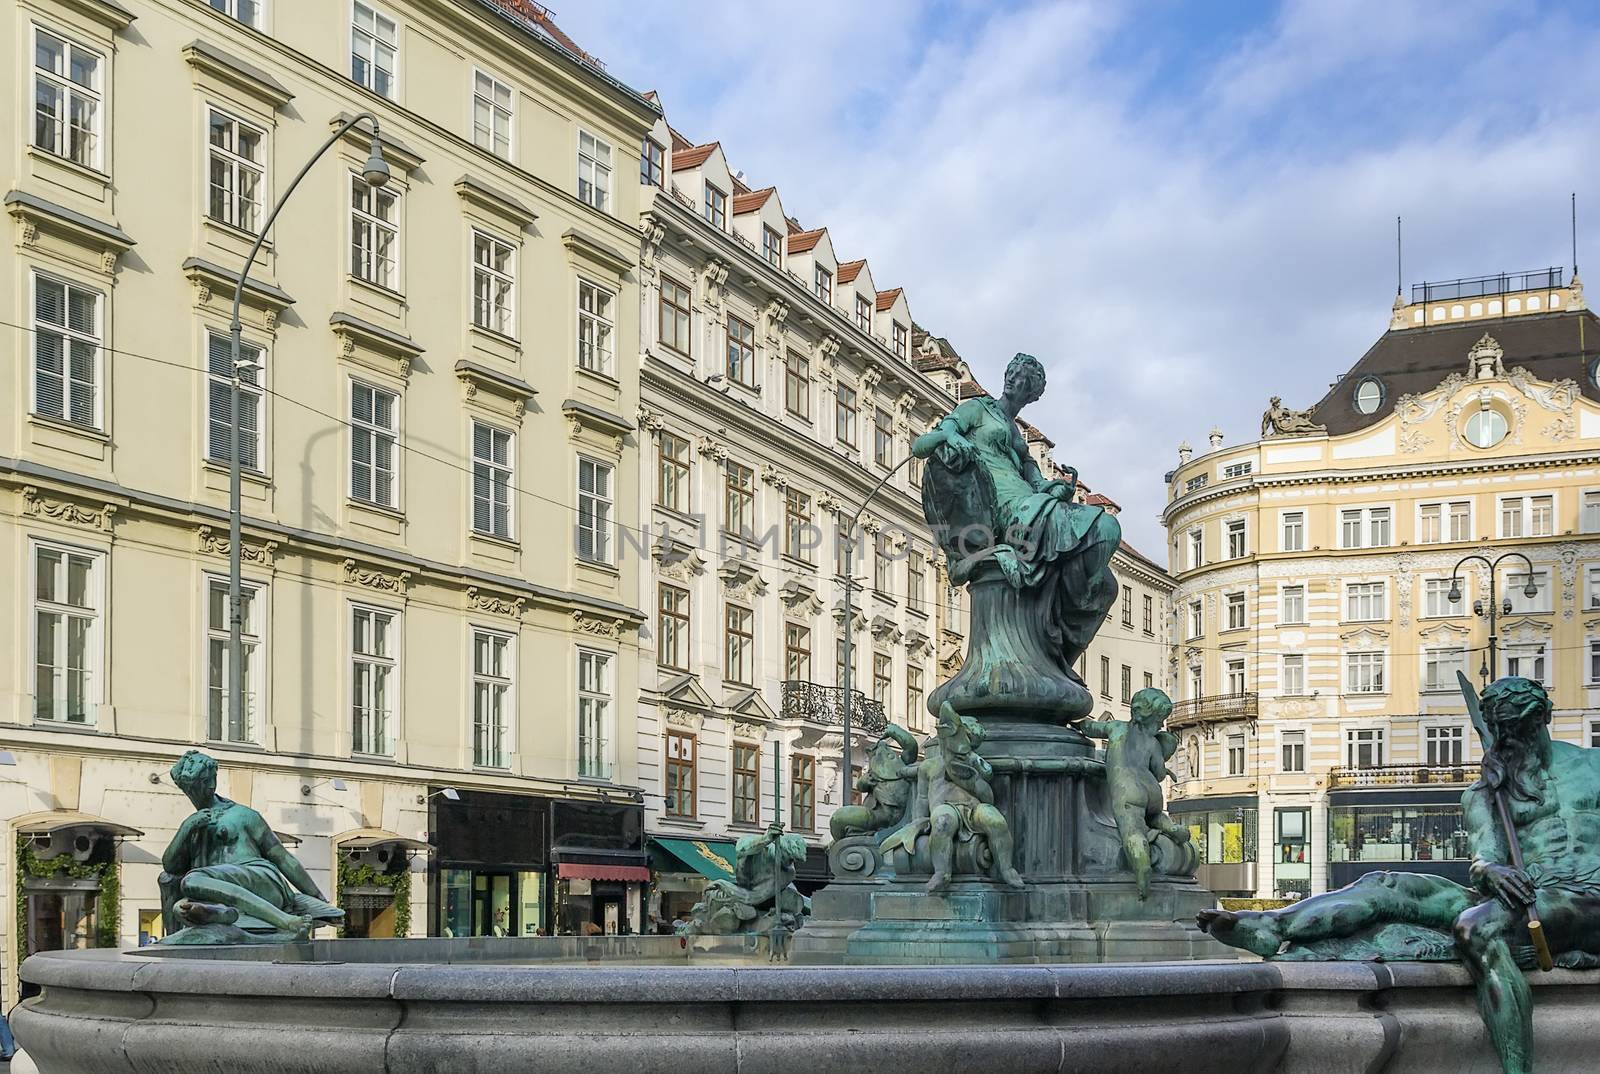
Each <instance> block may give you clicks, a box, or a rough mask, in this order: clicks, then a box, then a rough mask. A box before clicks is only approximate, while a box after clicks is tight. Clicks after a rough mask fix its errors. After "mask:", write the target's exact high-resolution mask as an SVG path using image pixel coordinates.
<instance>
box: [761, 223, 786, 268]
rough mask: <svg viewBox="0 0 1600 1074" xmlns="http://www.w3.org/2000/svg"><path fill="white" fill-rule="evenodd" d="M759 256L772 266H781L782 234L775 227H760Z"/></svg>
mask: <svg viewBox="0 0 1600 1074" xmlns="http://www.w3.org/2000/svg"><path fill="white" fill-rule="evenodd" d="M761 256H763V257H765V258H766V259H767V262H768V263H769V264H771V265H772V267H773V268H782V267H783V236H782V235H780V234H778V231H777V229H776V228H770V227H762V229H761Z"/></svg>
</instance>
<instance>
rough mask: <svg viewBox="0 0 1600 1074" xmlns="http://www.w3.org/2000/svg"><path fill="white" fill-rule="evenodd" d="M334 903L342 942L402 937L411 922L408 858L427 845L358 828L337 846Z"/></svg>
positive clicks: (382, 832)
mask: <svg viewBox="0 0 1600 1074" xmlns="http://www.w3.org/2000/svg"><path fill="white" fill-rule="evenodd" d="M336 843H337V850H336V853H337V854H338V885H337V886H338V900H339V908H340V909H341V910H343V911H344V931H343V933H342V935H343V936H345V937H346V938H348V939H356V940H376V939H387V938H390V937H395V936H405V935H408V934H409V932H410V923H411V859H412V857H414V856H415V855H417V854H426V853H427V852H428V850H429V847H428V844H427V843H424V842H422V841H421V840H419V839H408V838H406V837H405V836H403V835H400V834H398V833H396V832H390V831H384V830H383V829H380V828H362V829H359V830H357V831H354V832H350V833H348V834H346V835H344V836H341V837H340V838H339V839H338V840H337V841H336Z"/></svg>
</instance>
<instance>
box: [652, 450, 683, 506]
mask: <svg viewBox="0 0 1600 1074" xmlns="http://www.w3.org/2000/svg"><path fill="white" fill-rule="evenodd" d="M689 489H690V471H689V441H687V440H685V439H684V438H683V437H681V436H675V435H673V434H672V433H661V434H660V435H658V436H657V437H656V503H658V504H659V505H661V506H662V507H665V508H666V509H667V510H669V511H688V510H689Z"/></svg>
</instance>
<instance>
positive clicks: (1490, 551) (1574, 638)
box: [1163, 270, 1600, 898]
mask: <svg viewBox="0 0 1600 1074" xmlns="http://www.w3.org/2000/svg"><path fill="white" fill-rule="evenodd" d="M1597 344H1600V323H1597V322H1596V319H1595V317H1594V315H1593V314H1592V313H1591V312H1589V311H1588V309H1587V308H1586V307H1585V304H1584V300H1583V293H1582V287H1581V284H1580V283H1579V282H1578V280H1577V279H1576V278H1574V279H1573V280H1571V281H1570V282H1569V281H1565V280H1563V277H1562V273H1561V271H1560V270H1550V271H1548V272H1541V273H1536V274H1527V275H1524V276H1519V277H1504V276H1502V277H1490V278H1485V279H1479V280H1460V281H1452V282H1451V283H1449V284H1424V285H1418V286H1417V287H1416V288H1415V289H1414V291H1413V294H1412V297H1411V301H1410V302H1407V301H1405V300H1403V299H1401V298H1397V300H1396V303H1395V308H1394V310H1393V314H1392V318H1391V323H1390V328H1389V329H1388V331H1386V332H1385V333H1384V334H1383V336H1381V337H1380V338H1379V339H1378V341H1377V342H1376V343H1374V344H1373V346H1372V347H1371V348H1370V349H1369V350H1368V352H1367V353H1366V354H1365V355H1364V356H1362V357H1361V358H1360V359H1359V360H1358V361H1357V362H1356V363H1355V364H1354V365H1353V366H1352V367H1351V369H1350V370H1349V371H1348V372H1347V373H1345V374H1344V375H1343V376H1341V377H1339V378H1338V379H1337V381H1336V382H1335V383H1334V385H1333V387H1332V388H1331V389H1330V391H1329V393H1328V394H1327V395H1326V396H1325V397H1324V398H1323V399H1322V400H1321V401H1319V402H1318V403H1317V404H1316V405H1315V406H1314V407H1312V408H1311V409H1310V410H1308V411H1306V412H1303V413H1301V412H1295V411H1285V410H1283V409H1281V406H1279V405H1278V404H1277V401H1276V400H1274V409H1272V410H1270V411H1269V412H1268V414H1267V415H1265V416H1264V417H1263V425H1262V436H1261V438H1260V439H1258V440H1254V441H1251V442H1248V443H1243V444H1238V445H1226V446H1225V445H1224V443H1223V435H1222V433H1221V432H1220V431H1213V432H1212V434H1211V438H1210V450H1208V451H1206V452H1204V453H1202V454H1194V453H1193V452H1192V451H1191V449H1190V448H1189V447H1188V445H1187V444H1186V445H1184V446H1183V447H1182V448H1181V449H1180V464H1179V466H1178V467H1177V468H1176V469H1175V470H1174V471H1173V472H1172V473H1171V475H1170V477H1169V501H1168V504H1167V507H1166V510H1165V513H1164V517H1163V521H1164V523H1165V525H1166V528H1167V531H1168V536H1169V545H1168V554H1169V561H1170V564H1171V570H1172V574H1173V575H1174V577H1175V578H1176V579H1177V586H1176V589H1175V591H1174V593H1173V604H1172V616H1173V620H1172V622H1173V633H1172V638H1173V644H1172V656H1171V661H1172V676H1173V681H1174V683H1175V684H1176V688H1177V690H1176V698H1177V706H1176V709H1175V711H1174V714H1173V718H1172V720H1171V721H1170V725H1171V726H1172V727H1173V728H1174V730H1176V731H1177V732H1178V733H1179V735H1180V742H1181V744H1180V748H1179V752H1178V755H1177V757H1176V758H1175V759H1174V762H1173V767H1174V769H1175V771H1176V773H1177V776H1178V778H1177V781H1176V783H1175V786H1174V788H1173V792H1172V797H1173V802H1172V809H1173V812H1174V814H1175V815H1178V816H1180V818H1184V819H1187V820H1188V821H1189V824H1190V828H1191V831H1192V832H1193V833H1194V834H1195V836H1196V838H1197V839H1198V840H1199V841H1200V842H1201V844H1202V850H1203V860H1204V861H1205V866H1204V869H1203V871H1204V874H1205V875H1204V876H1203V879H1205V880H1206V881H1207V882H1208V883H1209V884H1210V886H1211V887H1212V888H1213V889H1214V890H1217V891H1218V892H1219V893H1221V894H1225V895H1240V896H1258V897H1266V898H1271V897H1280V898H1294V897H1298V896H1301V895H1305V894H1310V893H1316V892H1320V891H1324V890H1327V889H1329V888H1332V887H1337V886H1340V885H1342V884H1344V883H1347V882H1349V881H1351V880H1353V879H1355V877H1357V876H1359V875H1360V874H1361V873H1363V872H1366V871H1369V870H1372V869H1376V868H1392V867H1399V868H1405V869H1414V870H1421V871H1432V872H1440V873H1444V874H1446V875H1460V876H1464V875H1465V868H1466V857H1467V851H1466V845H1465V834H1464V831H1463V825H1462V824H1461V818H1460V808H1459V799H1460V793H1461V791H1462V789H1463V788H1464V786H1465V784H1466V783H1469V782H1471V781H1472V780H1474V779H1476V778H1477V762H1478V759H1479V757H1480V756H1481V749H1480V745H1479V742H1478V741H1477V737H1476V734H1475V733H1474V731H1473V730H1472V728H1471V726H1470V722H1469V719H1468V717H1467V715H1466V708H1465V704H1464V701H1463V699H1462V697H1461V694H1460V691H1459V688H1458V685H1457V678H1456V673H1457V671H1462V672H1465V673H1466V674H1467V675H1468V677H1469V678H1470V679H1471V680H1472V681H1473V683H1474V684H1475V685H1476V686H1478V688H1480V689H1481V687H1482V685H1483V682H1484V679H1483V675H1484V674H1485V673H1487V674H1489V675H1491V676H1493V677H1498V676H1501V675H1508V674H1519V675H1524V676H1528V677H1531V678H1536V679H1538V680H1540V681H1541V682H1543V683H1544V684H1545V685H1546V686H1547V687H1548V688H1549V689H1550V692H1551V696H1552V698H1553V700H1554V703H1555V720H1554V728H1553V731H1554V733H1555V734H1556V736H1557V737H1559V738H1562V739H1564V740H1567V741H1572V742H1580V743H1582V744H1584V745H1590V744H1592V743H1593V742H1594V741H1596V738H1595V736H1596V734H1597V733H1600V720H1596V719H1595V718H1594V715H1593V714H1594V712H1595V701H1596V696H1597V691H1600V387H1597V381H1596V368H1595V364H1594V359H1595V355H1596V352H1597ZM1508 554H1509V555H1508ZM1468 556H1481V557H1483V559H1472V560H1468V561H1466V562H1465V563H1462V562H1461V561H1462V560H1463V558H1464V557H1468ZM1503 556H1504V557H1506V558H1501V557H1503ZM1524 557H1525V558H1524ZM1484 560H1487V561H1488V563H1490V564H1495V567H1494V569H1493V570H1492V571H1491V569H1490V567H1489V566H1487V565H1486V564H1485V562H1484ZM1458 564H1459V569H1458ZM1530 570H1531V575H1530ZM1491 577H1492V579H1493V582H1494V588H1493V590H1492V593H1493V598H1492V600H1491V587H1490V583H1491ZM1453 590H1458V591H1459V592H1458V593H1457V592H1453ZM1491 603H1492V604H1494V605H1495V607H1494V609H1493V610H1494V612H1495V622H1496V626H1497V634H1498V638H1497V643H1498V644H1497V652H1496V655H1495V658H1494V661H1493V666H1492V667H1491V662H1490V657H1489V652H1488V645H1489V637H1488V635H1489V621H1488V612H1489V611H1490V610H1491V609H1490V605H1491Z"/></svg>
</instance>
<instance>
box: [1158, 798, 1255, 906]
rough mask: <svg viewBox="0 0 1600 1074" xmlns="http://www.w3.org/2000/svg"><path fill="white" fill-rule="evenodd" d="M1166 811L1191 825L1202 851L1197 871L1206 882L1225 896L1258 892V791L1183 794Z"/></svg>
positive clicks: (1192, 838) (1248, 895)
mask: <svg viewBox="0 0 1600 1074" xmlns="http://www.w3.org/2000/svg"><path fill="white" fill-rule="evenodd" d="M1167 812H1168V813H1170V814H1171V815H1172V819H1173V820H1176V821H1177V822H1178V823H1179V824H1182V825H1184V826H1185V827H1187V828H1188V829H1189V839H1190V841H1191V842H1192V843H1193V844H1194V847H1195V850H1196V851H1197V852H1198V853H1199V855H1200V867H1199V868H1198V869H1197V870H1195V875H1196V877H1197V878H1198V879H1199V881H1200V883H1201V884H1202V885H1203V886H1205V887H1207V888H1210V889H1211V890H1212V891H1213V892H1215V893H1216V894H1217V895H1218V896H1221V897H1224V898H1239V899H1248V898H1253V897H1254V896H1255V893H1256V816H1257V806H1256V796H1255V795H1253V794H1236V795H1226V796H1223V795H1218V796H1215V797H1211V798H1181V799H1178V800H1177V801H1173V802H1169V803H1168V804H1167Z"/></svg>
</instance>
